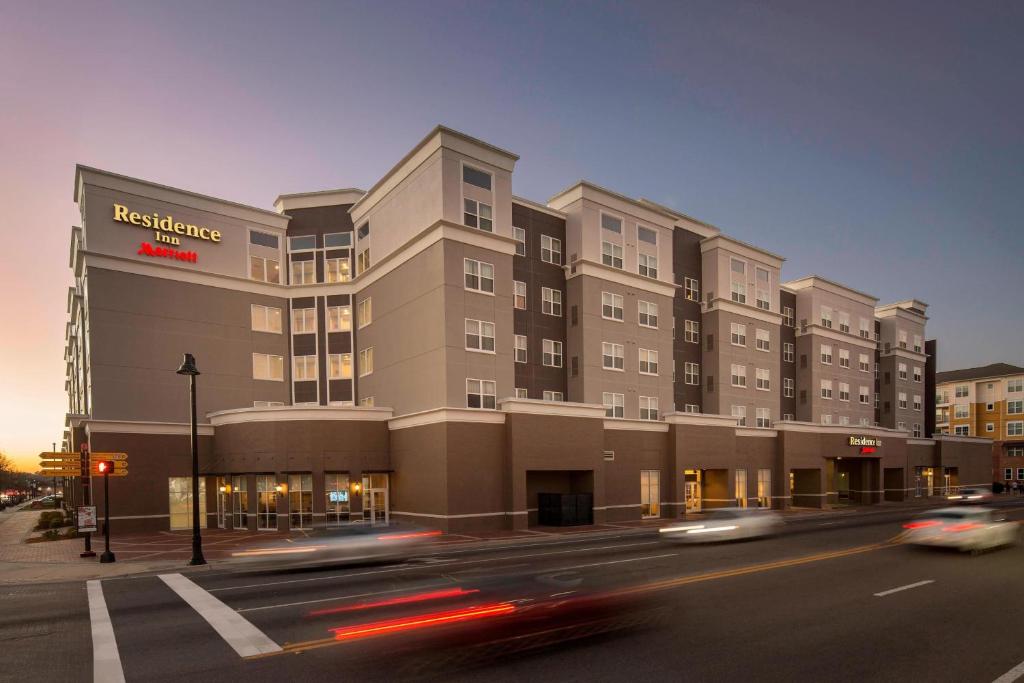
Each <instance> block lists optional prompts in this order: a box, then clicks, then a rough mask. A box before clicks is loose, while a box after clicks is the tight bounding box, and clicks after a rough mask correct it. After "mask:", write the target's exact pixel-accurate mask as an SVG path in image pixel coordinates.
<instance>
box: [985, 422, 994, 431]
mask: <svg viewBox="0 0 1024 683" xmlns="http://www.w3.org/2000/svg"><path fill="white" fill-rule="evenodd" d="M985 431H986V432H989V433H992V432H994V431H996V425H995V423H994V422H986V423H985Z"/></svg>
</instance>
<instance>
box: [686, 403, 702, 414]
mask: <svg viewBox="0 0 1024 683" xmlns="http://www.w3.org/2000/svg"><path fill="white" fill-rule="evenodd" d="M683 412H685V413H697V414H699V413H700V406H699V405H697V404H696V403H687V404H686V405H684V406H683Z"/></svg>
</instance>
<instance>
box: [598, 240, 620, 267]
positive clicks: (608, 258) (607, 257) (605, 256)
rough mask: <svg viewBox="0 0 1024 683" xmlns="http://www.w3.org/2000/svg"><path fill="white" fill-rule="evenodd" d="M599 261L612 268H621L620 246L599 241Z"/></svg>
mask: <svg viewBox="0 0 1024 683" xmlns="http://www.w3.org/2000/svg"><path fill="white" fill-rule="evenodd" d="M601 263H603V264H604V265H606V266H611V267H612V268H622V247H621V246H620V245H618V244H613V243H611V242H601Z"/></svg>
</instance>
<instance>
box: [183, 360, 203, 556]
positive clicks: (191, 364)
mask: <svg viewBox="0 0 1024 683" xmlns="http://www.w3.org/2000/svg"><path fill="white" fill-rule="evenodd" d="M178 374H179V375H188V388H189V404H190V407H191V416H192V432H191V437H192V438H191V441H192V559H191V560H189V561H188V563H189V564H190V565H194V564H206V559H205V558H203V540H202V538H201V537H200V535H199V432H198V427H197V426H196V375H198V374H199V370H197V369H196V359H195V358H193V357H192V354H191V353H186V354H185V358H184V359H183V360H182V361H181V367H180V368H178Z"/></svg>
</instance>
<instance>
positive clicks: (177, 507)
mask: <svg viewBox="0 0 1024 683" xmlns="http://www.w3.org/2000/svg"><path fill="white" fill-rule="evenodd" d="M167 481H168V494H169V503H170V506H169V507H170V513H171V529H191V528H192V477H170V478H169V479H168V480H167ZM199 526H200V527H201V528H204V529H205V528H206V480H205V479H200V480H199Z"/></svg>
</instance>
